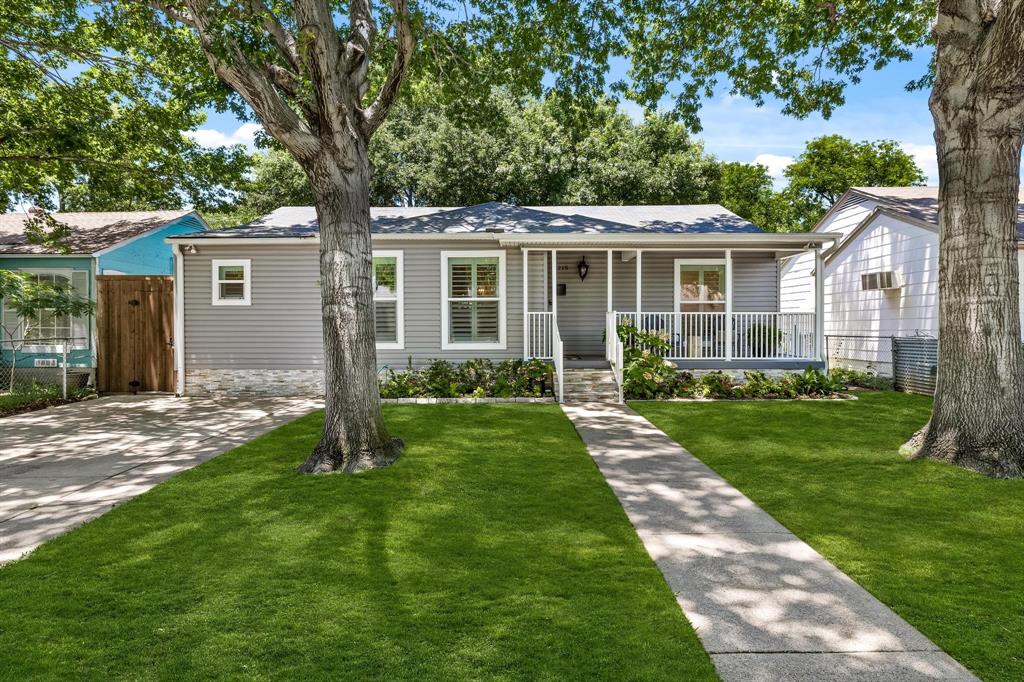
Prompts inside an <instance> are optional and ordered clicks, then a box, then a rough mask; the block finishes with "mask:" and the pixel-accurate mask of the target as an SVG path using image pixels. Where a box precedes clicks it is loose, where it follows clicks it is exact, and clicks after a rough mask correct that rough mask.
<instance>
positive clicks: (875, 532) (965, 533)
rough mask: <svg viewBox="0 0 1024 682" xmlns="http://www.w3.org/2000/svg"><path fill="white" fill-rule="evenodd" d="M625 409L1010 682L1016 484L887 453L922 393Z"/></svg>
mask: <svg viewBox="0 0 1024 682" xmlns="http://www.w3.org/2000/svg"><path fill="white" fill-rule="evenodd" d="M859 395H860V400H858V401H856V402H785V403H777V402H761V403H754V402H742V403H741V402H714V403H678V402H677V403H670V402H662V403H655V402H637V403H632V406H633V407H634V408H635V409H636V410H637V411H639V412H640V413H641V414H643V415H645V416H646V417H647V418H649V419H650V420H651V421H652V422H654V423H655V424H656V425H657V426H658V427H660V428H661V429H662V430H664V431H665V432H666V433H668V434H669V435H670V436H671V437H672V438H674V439H675V440H676V441H678V442H679V443H681V444H682V445H683V446H685V447H686V448H687V449H689V450H690V451H691V452H692V453H693V454H694V455H696V456H697V457H699V458H700V459H702V460H703V461H704V462H706V463H707V464H708V465H709V466H711V467H712V468H714V469H715V470H716V471H718V472H719V473H720V474H722V475H723V476H724V477H725V478H727V479H728V480H729V481H730V482H731V483H733V484H734V485H735V486H736V487H738V488H739V489H740V490H742V491H743V492H744V493H746V494H747V495H748V496H749V497H751V498H752V499H753V500H754V501H755V502H757V503H758V504H759V505H761V506H762V507H763V508H764V509H765V510H767V511H768V512H769V513H770V514H772V516H774V517H775V518H776V519H778V520H779V521H781V522H782V523H783V524H784V525H786V526H787V527H789V529H790V530H792V531H793V532H794V533H796V534H797V535H798V536H800V537H801V538H803V539H804V540H805V541H807V542H808V543H809V544H811V545H812V546H813V547H814V548H815V549H817V550H818V551H819V552H821V553H822V554H824V555H825V556H826V557H828V558H829V559H830V560H831V561H832V562H833V563H835V564H836V565H837V566H838V567H839V568H841V569H842V570H844V571H845V572H846V573H847V574H849V575H850V576H851V577H852V578H853V579H854V580H856V581H857V582H859V583H860V584H861V585H863V586H864V587H865V588H867V589H868V590H869V591H871V592H872V593H873V594H874V595H875V596H877V597H878V598H879V599H881V600H882V601H883V602H885V603H886V604H888V605H889V606H890V607H891V608H892V609H893V610H895V611H896V612H897V613H899V614H900V615H901V616H903V617H904V618H905V619H906V620H908V621H909V622H910V623H912V624H913V625H915V626H916V627H917V628H918V629H919V630H921V631H922V632H923V633H924V634H925V635H927V636H928V637H930V638H931V639H932V641H934V642H935V643H936V644H938V645H939V646H940V647H942V648H943V649H945V650H946V651H947V652H949V653H950V654H952V655H953V656H954V657H955V658H957V659H958V660H959V661H960V662H961V663H963V664H965V665H966V666H967V667H968V668H970V669H971V670H972V671H973V672H974V673H976V674H977V675H979V676H980V677H981V678H983V679H986V680H1024V481H997V480H992V479H988V478H985V477H983V476H980V475H978V474H975V473H971V472H968V471H964V470H961V469H957V468H954V467H950V466H948V465H945V464H940V463H937V462H931V461H914V462H908V461H906V460H904V459H903V458H902V457H900V455H899V454H898V453H897V448H898V447H899V446H900V445H901V444H902V443H903V442H904V441H905V440H906V439H907V438H908V437H909V436H910V435H911V434H912V433H914V431H916V430H917V429H919V428H920V427H921V426H922V425H923V424H924V423H925V422H926V421H927V420H928V416H929V411H930V408H931V400H930V399H929V398H925V397H921V396H913V395H904V394H899V393H892V392H888V393H861V394H859Z"/></svg>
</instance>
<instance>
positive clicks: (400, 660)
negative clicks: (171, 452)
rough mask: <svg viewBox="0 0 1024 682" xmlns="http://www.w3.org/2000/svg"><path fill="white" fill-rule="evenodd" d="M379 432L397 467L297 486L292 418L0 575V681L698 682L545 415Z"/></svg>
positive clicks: (512, 408)
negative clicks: (392, 444) (396, 454)
mask: <svg viewBox="0 0 1024 682" xmlns="http://www.w3.org/2000/svg"><path fill="white" fill-rule="evenodd" d="M385 414H386V418H387V421H388V424H389V427H390V428H391V430H392V431H393V433H394V434H396V435H398V436H400V437H402V438H403V439H404V440H405V441H406V443H407V449H406V452H405V455H404V457H403V458H402V459H401V460H400V461H399V462H398V463H397V464H396V465H394V466H393V467H390V468H388V469H382V470H377V471H372V472H368V473H364V474H360V475H358V476H344V475H335V476H302V475H297V474H295V473H293V470H294V468H295V467H296V466H297V465H298V464H299V463H300V462H301V461H302V460H303V459H304V457H305V456H306V454H307V453H308V452H309V451H310V449H311V448H312V446H313V445H314V443H315V442H316V439H317V436H318V433H319V429H320V426H321V419H322V416H321V415H320V414H314V415H310V416H308V417H305V418H302V419H299V420H298V421H296V422H293V423H291V424H289V425H287V426H284V427H282V428H280V429H278V430H276V431H274V432H272V433H270V434H267V435H266V436H263V437H261V438H258V439H256V440H254V441H252V442H250V443H248V444H247V445H245V446H243V447H240V448H238V449H236V450H233V451H231V452H229V453H226V454H224V455H222V456H220V457H218V458H216V459H214V460H211V461H210V462H208V463H206V464H203V465H202V466H200V467H198V468H196V469H193V470H191V471H189V472H186V473H184V474H182V475H180V476H178V477H176V478H174V479H172V480H171V481H169V482H167V483H165V484H163V485H160V486H158V487H157V488H155V489H153V490H152V491H150V492H149V493H146V494H144V495H142V496H140V497H139V498H136V499H135V500H133V501H131V502H129V503H127V504H125V505H123V506H121V507H119V508H117V509H115V510H113V511H111V512H110V513H108V514H107V515H105V516H103V517H101V518H99V519H97V520H96V521H94V522H92V523H90V524H88V525H86V526H84V527H82V528H80V529H78V530H75V531H72V532H71V533H69V534H67V535H65V536H63V537H61V538H59V539H57V540H55V541H53V542H50V543H48V544H46V545H44V546H43V547H41V548H40V549H38V550H37V551H36V552H35V553H34V554H32V555H30V556H29V557H28V558H26V559H24V560H22V561H19V562H15V563H13V564H10V565H8V566H6V567H4V568H2V569H0V605H2V608H0V677H2V678H5V679H18V680H25V679H37V678H45V679H71V678H74V679H102V680H107V679H156V678H161V679H224V678H231V679H237V678H255V679H302V680H320V679H374V678H376V679H387V680H396V679H415V680H424V679H524V680H526V679H529V680H535V679H537V680H540V679H548V680H560V679H609V680H627V679H644V680H650V679H687V680H691V679H712V678H714V673H713V669H712V667H711V664H710V662H709V659H708V657H707V655H706V654H705V652H704V651H703V649H702V648H701V646H700V644H699V642H698V641H697V639H696V636H695V635H694V633H693V630H692V629H691V627H690V625H689V623H688V622H687V621H686V619H685V618H684V616H683V614H682V612H681V611H680V609H679V607H678V606H677V605H676V602H675V599H674V597H673V595H672V593H671V591H670V590H669V588H668V586H667V585H666V584H665V582H664V580H663V579H662V576H661V574H660V573H659V572H658V570H657V568H656V567H655V566H654V564H653V562H652V561H651V560H650V559H649V557H648V556H647V554H646V553H645V551H644V549H643V547H642V545H641V543H640V541H639V540H638V538H637V536H636V534H635V532H634V531H633V528H632V526H630V524H629V522H628V520H627V519H626V516H625V514H624V513H623V511H622V509H621V508H620V507H619V505H618V503H617V501H616V499H615V497H614V495H613V494H612V492H611V491H610V490H609V488H608V487H607V485H606V484H605V482H604V480H603V479H602V478H601V475H600V473H599V472H598V471H597V469H596V467H595V466H594V465H593V464H592V462H591V460H590V458H589V456H588V455H587V453H586V450H585V449H584V447H583V445H582V443H581V442H580V441H579V439H578V438H577V436H576V433H575V432H574V431H573V428H572V426H571V424H570V423H569V421H568V420H567V419H566V418H565V417H564V415H563V414H562V413H561V411H560V410H559V409H558V407H557V406H553V405H436V406H388V407H387V408H386V413H385Z"/></svg>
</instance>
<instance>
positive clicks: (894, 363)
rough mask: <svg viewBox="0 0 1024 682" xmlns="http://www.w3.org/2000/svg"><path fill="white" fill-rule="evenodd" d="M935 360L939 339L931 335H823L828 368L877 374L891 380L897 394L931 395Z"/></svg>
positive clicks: (936, 365)
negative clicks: (905, 392)
mask: <svg viewBox="0 0 1024 682" xmlns="http://www.w3.org/2000/svg"><path fill="white" fill-rule="evenodd" d="M938 357H939V340H938V339H936V338H935V337H932V336H920V335H918V336H867V335H851V334H846V335H843V334H828V335H826V336H825V358H826V360H827V362H828V367H829V369H831V368H833V367H844V368H847V369H856V370H860V371H862V372H869V373H872V374H877V375H878V376H880V377H886V378H889V379H892V380H893V384H894V388H895V389H896V390H897V391H907V392H909V393H921V394H924V395H931V394H933V393H934V392H935V376H936V373H937V370H938Z"/></svg>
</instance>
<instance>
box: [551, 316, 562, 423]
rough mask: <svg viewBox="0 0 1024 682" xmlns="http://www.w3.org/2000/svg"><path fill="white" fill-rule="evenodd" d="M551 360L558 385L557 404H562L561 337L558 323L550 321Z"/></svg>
mask: <svg viewBox="0 0 1024 682" xmlns="http://www.w3.org/2000/svg"><path fill="white" fill-rule="evenodd" d="M551 355H552V357H551V359H552V362H554V364H555V381H556V382H557V383H558V402H560V403H561V402H564V400H563V392H562V384H563V380H562V379H563V377H562V374H563V364H564V361H563V359H562V335H561V334H559V333H558V322H556V321H554V320H552V323H551Z"/></svg>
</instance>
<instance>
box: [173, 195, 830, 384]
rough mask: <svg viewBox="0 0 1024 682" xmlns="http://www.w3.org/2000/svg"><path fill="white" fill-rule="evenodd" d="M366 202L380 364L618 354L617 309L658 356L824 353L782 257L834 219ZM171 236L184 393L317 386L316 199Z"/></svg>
mask: <svg viewBox="0 0 1024 682" xmlns="http://www.w3.org/2000/svg"><path fill="white" fill-rule="evenodd" d="M371 216H372V228H371V229H372V235H373V246H374V253H373V258H374V273H375V304H376V305H375V310H376V328H377V344H378V345H377V348H378V354H377V359H378V364H379V365H380V366H381V367H382V368H383V367H392V368H395V369H401V368H404V367H405V366H406V365H407V364H408V363H409V362H411V363H412V364H413V365H414V366H421V365H423V364H426V363H427V362H429V361H430V360H431V359H434V358H444V359H447V360H452V361H462V360H466V359H468V358H489V359H491V360H494V361H499V360H503V359H506V358H533V357H536V358H547V359H551V360H552V361H553V362H554V364H555V366H556V368H558V370H559V376H561V372H562V369H563V368H565V367H593V368H601V367H603V368H609V363H611V367H612V369H613V370H614V369H615V366H616V365H615V360H616V358H617V355H616V354H617V353H621V347H618V348H617V347H616V346H617V335H616V334H615V333H614V330H615V327H616V325H617V324H618V323H621V322H623V321H625V320H630V321H633V322H634V323H636V324H637V325H638V326H639V327H640V328H641V329H644V330H649V331H656V332H659V333H661V334H662V335H663V336H664V338H665V339H666V340H667V341H668V343H669V350H668V351H667V352H665V353H664V355H665V357H666V359H668V360H670V361H672V362H674V363H675V364H676V365H677V366H678V367H680V368H684V369H725V370H731V371H742V370H747V369H768V370H785V369H802V368H804V367H806V366H807V365H809V364H813V365H819V366H820V365H821V361H822V331H821V316H820V314H819V312H820V310H821V308H820V298H819V300H818V303H817V306H815V307H808V309H807V310H802V311H791V312H786V313H782V312H779V262H780V259H782V258H785V257H787V256H792V255H794V254H797V253H802V252H811V253H813V254H815V255H816V257H820V254H821V249H822V246H823V245H825V244H827V243H830V242H831V241H832V240H833V237H832V235H829V234H825V233H818V234H812V235H808V234H771V233H765V232H763V231H761V230H760V229H759V228H758V227H756V226H755V225H752V224H751V223H749V222H747V221H746V220H744V219H742V218H740V217H739V216H737V215H735V214H734V213H731V212H729V211H727V210H726V209H725V208H723V207H721V206H718V205H696V206H533V207H518V206H510V205H507V204H500V203H488V204H481V205H478V206H469V207H464V208H422V207H420V208H375V209H373V210H372V214H371ZM168 241H169V243H171V244H172V245H173V248H174V251H175V258H176V261H175V264H176V265H175V267H176V276H177V281H178V282H179V284H180V286H178V287H177V288H176V295H177V297H178V300H177V301H176V312H175V316H176V318H175V324H176V332H175V338H176V339H178V340H179V342H178V343H177V344H176V352H177V356H176V362H177V370H178V391H179V392H180V393H183V394H201V393H214V392H245V393H263V394H311V393H319V392H322V387H323V371H322V369H323V342H322V328H321V310H320V289H319V284H318V278H319V230H318V225H317V219H316V212H315V211H314V209H313V208H308V207H286V208H281V209H278V210H277V211H274V212H273V213H271V214H269V215H267V216H265V217H264V218H262V219H260V220H258V221H256V222H254V223H251V224H249V225H244V226H241V227H237V228H232V229H225V230H214V231H209V232H202V233H196V234H190V235H179V236H176V237H172V238H170V239H168ZM819 284H820V283H819ZM819 288H820V287H819ZM619 368H620V369H621V366H620V367H619Z"/></svg>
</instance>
